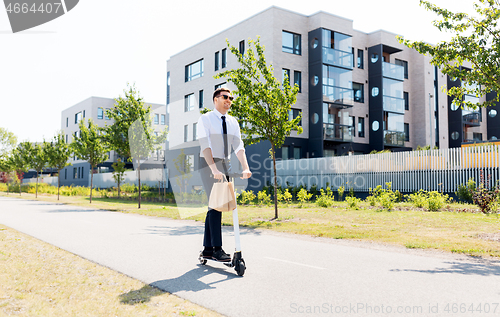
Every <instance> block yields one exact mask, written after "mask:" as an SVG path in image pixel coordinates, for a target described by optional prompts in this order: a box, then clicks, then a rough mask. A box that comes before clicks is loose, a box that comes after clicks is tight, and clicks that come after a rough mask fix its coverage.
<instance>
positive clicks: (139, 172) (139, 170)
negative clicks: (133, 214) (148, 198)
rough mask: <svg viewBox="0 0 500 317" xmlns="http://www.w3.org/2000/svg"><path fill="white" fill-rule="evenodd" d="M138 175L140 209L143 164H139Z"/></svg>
mask: <svg viewBox="0 0 500 317" xmlns="http://www.w3.org/2000/svg"><path fill="white" fill-rule="evenodd" d="M137 173H138V175H139V177H138V178H139V207H138V208H139V209H140V208H141V163H140V162H139V164H137Z"/></svg>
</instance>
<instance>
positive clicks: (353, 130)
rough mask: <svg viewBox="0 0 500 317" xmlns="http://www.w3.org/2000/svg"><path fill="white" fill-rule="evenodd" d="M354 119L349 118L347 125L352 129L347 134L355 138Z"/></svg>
mask: <svg viewBox="0 0 500 317" xmlns="http://www.w3.org/2000/svg"><path fill="white" fill-rule="evenodd" d="M355 121H356V117H353V116H349V125H350V126H351V127H352V129H351V130H350V131H352V132H349V135H352V136H356V122H355Z"/></svg>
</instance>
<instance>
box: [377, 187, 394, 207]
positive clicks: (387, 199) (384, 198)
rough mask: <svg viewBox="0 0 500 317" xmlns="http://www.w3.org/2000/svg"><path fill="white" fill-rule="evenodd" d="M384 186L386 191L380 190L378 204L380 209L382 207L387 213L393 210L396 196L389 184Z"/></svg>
mask: <svg viewBox="0 0 500 317" xmlns="http://www.w3.org/2000/svg"><path fill="white" fill-rule="evenodd" d="M385 184H386V186H387V189H382V191H381V192H380V194H379V197H378V201H379V202H380V205H381V206H382V207H384V208H385V209H387V210H388V211H391V210H392V208H394V203H395V202H396V194H395V193H394V192H393V191H392V189H391V182H388V183H385ZM377 188H378V186H377Z"/></svg>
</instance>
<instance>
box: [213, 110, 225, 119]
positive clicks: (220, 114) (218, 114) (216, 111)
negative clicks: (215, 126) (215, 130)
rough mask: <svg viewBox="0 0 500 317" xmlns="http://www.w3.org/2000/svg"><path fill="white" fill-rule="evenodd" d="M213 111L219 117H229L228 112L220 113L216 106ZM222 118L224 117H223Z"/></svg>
mask: <svg viewBox="0 0 500 317" xmlns="http://www.w3.org/2000/svg"><path fill="white" fill-rule="evenodd" d="M213 112H214V113H215V115H216V116H217V118H219V119H221V117H222V116H226V118H227V113H226V114H224V115H223V114H222V113H220V112H219V111H218V110H217V109H215V108H214V110H213ZM221 120H222V119H221Z"/></svg>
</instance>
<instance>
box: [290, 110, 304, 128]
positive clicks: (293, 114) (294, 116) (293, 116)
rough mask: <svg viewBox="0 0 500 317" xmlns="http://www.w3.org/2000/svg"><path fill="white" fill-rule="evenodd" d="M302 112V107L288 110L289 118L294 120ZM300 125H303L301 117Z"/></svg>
mask: <svg viewBox="0 0 500 317" xmlns="http://www.w3.org/2000/svg"><path fill="white" fill-rule="evenodd" d="M300 113H301V110H300V109H293V108H292V109H290V110H288V120H290V121H291V120H293V119H295V118H297V117H298V116H299V115H300ZM299 125H302V119H300V121H299Z"/></svg>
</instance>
